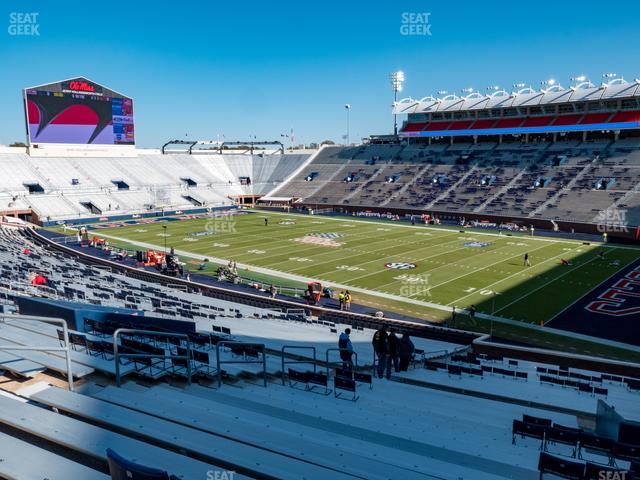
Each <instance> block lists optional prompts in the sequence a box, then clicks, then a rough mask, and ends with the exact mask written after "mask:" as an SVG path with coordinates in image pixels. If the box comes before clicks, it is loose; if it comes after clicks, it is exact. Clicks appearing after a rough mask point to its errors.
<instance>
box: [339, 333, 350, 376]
mask: <svg viewBox="0 0 640 480" xmlns="http://www.w3.org/2000/svg"><path fill="white" fill-rule="evenodd" d="M349 335H351V329H350V328H345V330H344V332H342V333H341V334H340V338H339V339H338V348H339V349H340V359H341V360H342V368H343V369H344V370H351V369H352V368H353V360H351V357H352V356H353V344H352V343H351V338H350V337H349Z"/></svg>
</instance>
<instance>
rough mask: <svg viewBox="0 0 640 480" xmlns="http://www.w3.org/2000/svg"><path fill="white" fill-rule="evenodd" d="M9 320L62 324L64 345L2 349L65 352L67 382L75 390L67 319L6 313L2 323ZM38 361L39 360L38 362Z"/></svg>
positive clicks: (2, 348) (1, 348)
mask: <svg viewBox="0 0 640 480" xmlns="http://www.w3.org/2000/svg"><path fill="white" fill-rule="evenodd" d="M7 318H8V319H9V320H23V321H27V322H43V323H53V324H55V325H62V332H63V335H64V346H63V347H27V346H1V345H0V350H17V351H20V350H22V351H34V352H65V359H66V362H67V383H69V391H71V392H73V372H72V371H71V350H70V349H69V329H68V327H67V321H66V320H64V319H62V318H46V317H35V316H31V315H11V314H5V315H3V316H2V320H0V323H8V322H7ZM36 363H38V362H36Z"/></svg>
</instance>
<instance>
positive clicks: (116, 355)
mask: <svg viewBox="0 0 640 480" xmlns="http://www.w3.org/2000/svg"><path fill="white" fill-rule="evenodd" d="M121 333H132V334H137V335H152V336H157V337H174V338H182V339H186V341H187V354H186V355H173V354H169V355H167V354H164V355H154V354H153V353H120V352H119V351H118V337H119V336H120V334H121ZM120 357H123V358H165V359H166V358H169V359H173V358H176V359H183V360H186V361H187V379H188V382H189V385H191V341H190V340H189V335H187V334H185V333H168V332H156V331H153V330H137V329H135V328H118V329H117V330H116V331H115V332H113V359H114V361H115V362H116V387H120V384H121V382H120Z"/></svg>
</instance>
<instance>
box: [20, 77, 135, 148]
mask: <svg viewBox="0 0 640 480" xmlns="http://www.w3.org/2000/svg"><path fill="white" fill-rule="evenodd" d="M25 102H26V110H27V123H28V132H29V143H30V144H31V145H33V144H39V143H42V144H46V143H65V144H83V145H134V144H135V139H134V123H133V100H132V99H131V98H127V97H124V96H122V95H119V94H116V93H115V92H112V91H111V90H108V89H106V88H104V87H102V86H100V85H98V84H95V83H93V82H89V81H87V80H84V79H75V80H69V81H65V82H59V83H54V84H51V85H43V86H41V87H34V88H30V89H26V90H25Z"/></svg>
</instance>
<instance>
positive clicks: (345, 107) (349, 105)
mask: <svg viewBox="0 0 640 480" xmlns="http://www.w3.org/2000/svg"><path fill="white" fill-rule="evenodd" d="M344 109H345V110H346V111H347V145H351V141H350V140H351V139H350V137H349V111H350V110H351V104H350V103H345V104H344Z"/></svg>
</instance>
